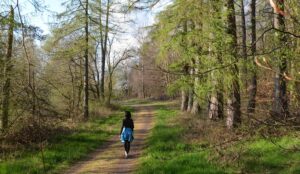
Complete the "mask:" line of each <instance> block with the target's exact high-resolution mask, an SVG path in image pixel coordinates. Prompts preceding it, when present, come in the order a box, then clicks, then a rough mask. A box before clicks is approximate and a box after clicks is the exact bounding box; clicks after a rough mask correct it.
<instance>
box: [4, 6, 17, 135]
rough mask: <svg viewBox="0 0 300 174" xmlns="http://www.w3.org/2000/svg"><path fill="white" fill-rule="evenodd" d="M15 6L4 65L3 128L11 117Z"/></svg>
mask: <svg viewBox="0 0 300 174" xmlns="http://www.w3.org/2000/svg"><path fill="white" fill-rule="evenodd" d="M14 20H15V19H14V8H13V7H12V6H10V15H9V29H8V41H7V52H6V56H5V66H4V86H3V101H2V128H3V129H4V130H5V129H6V128H7V126H8V118H9V103H10V91H11V82H10V80H11V70H12V60H11V58H12V49H13V40H14V25H15V22H14Z"/></svg>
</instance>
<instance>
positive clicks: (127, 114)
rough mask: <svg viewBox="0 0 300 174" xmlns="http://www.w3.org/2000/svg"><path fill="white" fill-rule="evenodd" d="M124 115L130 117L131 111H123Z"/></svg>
mask: <svg viewBox="0 0 300 174" xmlns="http://www.w3.org/2000/svg"><path fill="white" fill-rule="evenodd" d="M125 117H126V118H127V119H129V118H131V113H130V111H125Z"/></svg>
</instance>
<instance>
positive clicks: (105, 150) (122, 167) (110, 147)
mask: <svg viewBox="0 0 300 174" xmlns="http://www.w3.org/2000/svg"><path fill="white" fill-rule="evenodd" d="M134 107H135V110H136V112H134V113H133V114H134V118H133V119H134V123H135V130H134V138H135V139H134V141H133V143H132V145H131V150H130V154H129V157H128V158H127V159H125V158H124V148H123V144H122V143H121V142H120V139H119V135H116V136H114V137H113V138H112V139H110V140H109V141H108V142H107V143H105V144H104V145H103V146H102V147H100V148H99V149H97V150H96V151H95V152H93V153H92V154H90V155H89V156H88V158H87V159H85V160H84V161H80V162H78V163H77V164H75V165H74V166H72V167H71V168H70V169H69V170H67V171H66V172H64V173H66V174H79V173H80V174H96V173H97V174H98V173H101V174H102V173H133V172H134V171H135V170H136V167H137V165H138V158H139V157H140V155H141V153H142V151H143V149H144V148H145V140H146V137H147V136H148V134H149V132H150V129H151V128H152V126H153V115H154V113H153V112H154V107H153V106H147V105H136V106H134Z"/></svg>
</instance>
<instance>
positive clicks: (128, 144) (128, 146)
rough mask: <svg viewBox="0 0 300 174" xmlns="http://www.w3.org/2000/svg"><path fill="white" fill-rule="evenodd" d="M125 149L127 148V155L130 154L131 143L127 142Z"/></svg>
mask: <svg viewBox="0 0 300 174" xmlns="http://www.w3.org/2000/svg"><path fill="white" fill-rule="evenodd" d="M124 148H125V151H126V152H127V153H129V150H130V142H129V141H125V143H124Z"/></svg>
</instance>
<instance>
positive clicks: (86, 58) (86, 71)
mask: <svg viewBox="0 0 300 174" xmlns="http://www.w3.org/2000/svg"><path fill="white" fill-rule="evenodd" d="M88 8H89V1H88V0H86V4H85V53H84V99H83V100H84V102H83V110H84V111H83V117H84V119H85V120H87V119H88V118H89V21H88V19H89V11H88Z"/></svg>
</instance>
